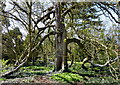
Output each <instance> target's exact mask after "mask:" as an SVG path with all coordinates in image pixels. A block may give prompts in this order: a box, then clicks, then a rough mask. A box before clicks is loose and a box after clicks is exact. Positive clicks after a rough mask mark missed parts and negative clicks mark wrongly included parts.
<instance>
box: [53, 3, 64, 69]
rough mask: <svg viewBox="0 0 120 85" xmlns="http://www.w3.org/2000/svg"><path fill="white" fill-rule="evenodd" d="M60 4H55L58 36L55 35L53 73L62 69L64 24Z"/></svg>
mask: <svg viewBox="0 0 120 85" xmlns="http://www.w3.org/2000/svg"><path fill="white" fill-rule="evenodd" d="M60 4H61V3H60V2H57V3H56V4H55V15H56V16H55V18H56V31H57V32H58V34H57V35H56V66H55V71H59V70H61V69H62V66H63V56H64V55H63V52H64V48H63V47H64V39H65V35H64V31H65V30H64V24H63V23H62V22H63V18H62V17H61V8H60Z"/></svg>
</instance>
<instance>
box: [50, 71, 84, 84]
mask: <svg viewBox="0 0 120 85" xmlns="http://www.w3.org/2000/svg"><path fill="white" fill-rule="evenodd" d="M51 78H52V79H54V80H57V81H60V82H64V83H70V82H72V83H73V82H80V81H83V77H82V76H79V75H78V74H73V73H67V72H66V73H61V74H60V73H59V74H54V75H52V77H51Z"/></svg>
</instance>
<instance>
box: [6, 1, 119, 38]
mask: <svg viewBox="0 0 120 85" xmlns="http://www.w3.org/2000/svg"><path fill="white" fill-rule="evenodd" d="M42 1H44V0H42ZM47 1H50V0H47ZM112 1H116V0H112ZM20 2H21V0H20ZM11 8H13V6H11V5H10V4H9V3H7V5H6V8H5V9H6V11H8V10H10V9H11ZM112 14H113V15H114V17H115V18H116V19H117V18H118V17H117V15H116V14H115V13H114V12H113V13H112ZM100 20H101V21H103V25H104V26H105V27H106V28H107V29H109V28H110V27H112V25H113V24H116V23H115V22H114V21H113V22H111V21H110V19H109V18H108V17H105V16H104V15H101V16H100ZM11 22H12V21H11ZM116 25H117V24H116ZM38 26H39V27H44V24H42V23H39V24H38ZM11 27H19V28H21V29H20V31H21V32H22V33H23V35H24V37H25V36H26V33H27V31H25V29H24V28H23V27H22V26H21V25H20V24H18V22H16V23H15V24H14V25H13V24H11V26H10V27H9V28H11Z"/></svg>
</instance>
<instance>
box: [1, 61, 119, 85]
mask: <svg viewBox="0 0 120 85" xmlns="http://www.w3.org/2000/svg"><path fill="white" fill-rule="evenodd" d="M87 66H88V65H87ZM69 69H70V70H71V72H64V73H62V72H52V70H53V67H44V66H26V67H22V68H21V69H20V70H19V71H18V72H17V73H14V74H13V75H10V76H9V77H8V78H0V84H1V85H24V84H25V83H28V84H27V85H39V84H40V85H41V84H48V85H50V84H55V85H56V84H57V85H61V84H64V85H68V84H70V85H81V84H85V85H86V84H87V83H88V84H90V85H104V84H105V85H111V84H112V85H120V73H119V72H118V73H117V75H118V80H116V79H115V78H113V76H111V74H110V73H109V72H108V70H107V68H104V69H102V71H100V69H99V68H95V70H94V71H93V70H91V69H89V70H88V71H85V70H84V69H82V68H81V64H80V63H76V64H74V65H73V66H72V67H71V68H69ZM25 85H26V84H25Z"/></svg>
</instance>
